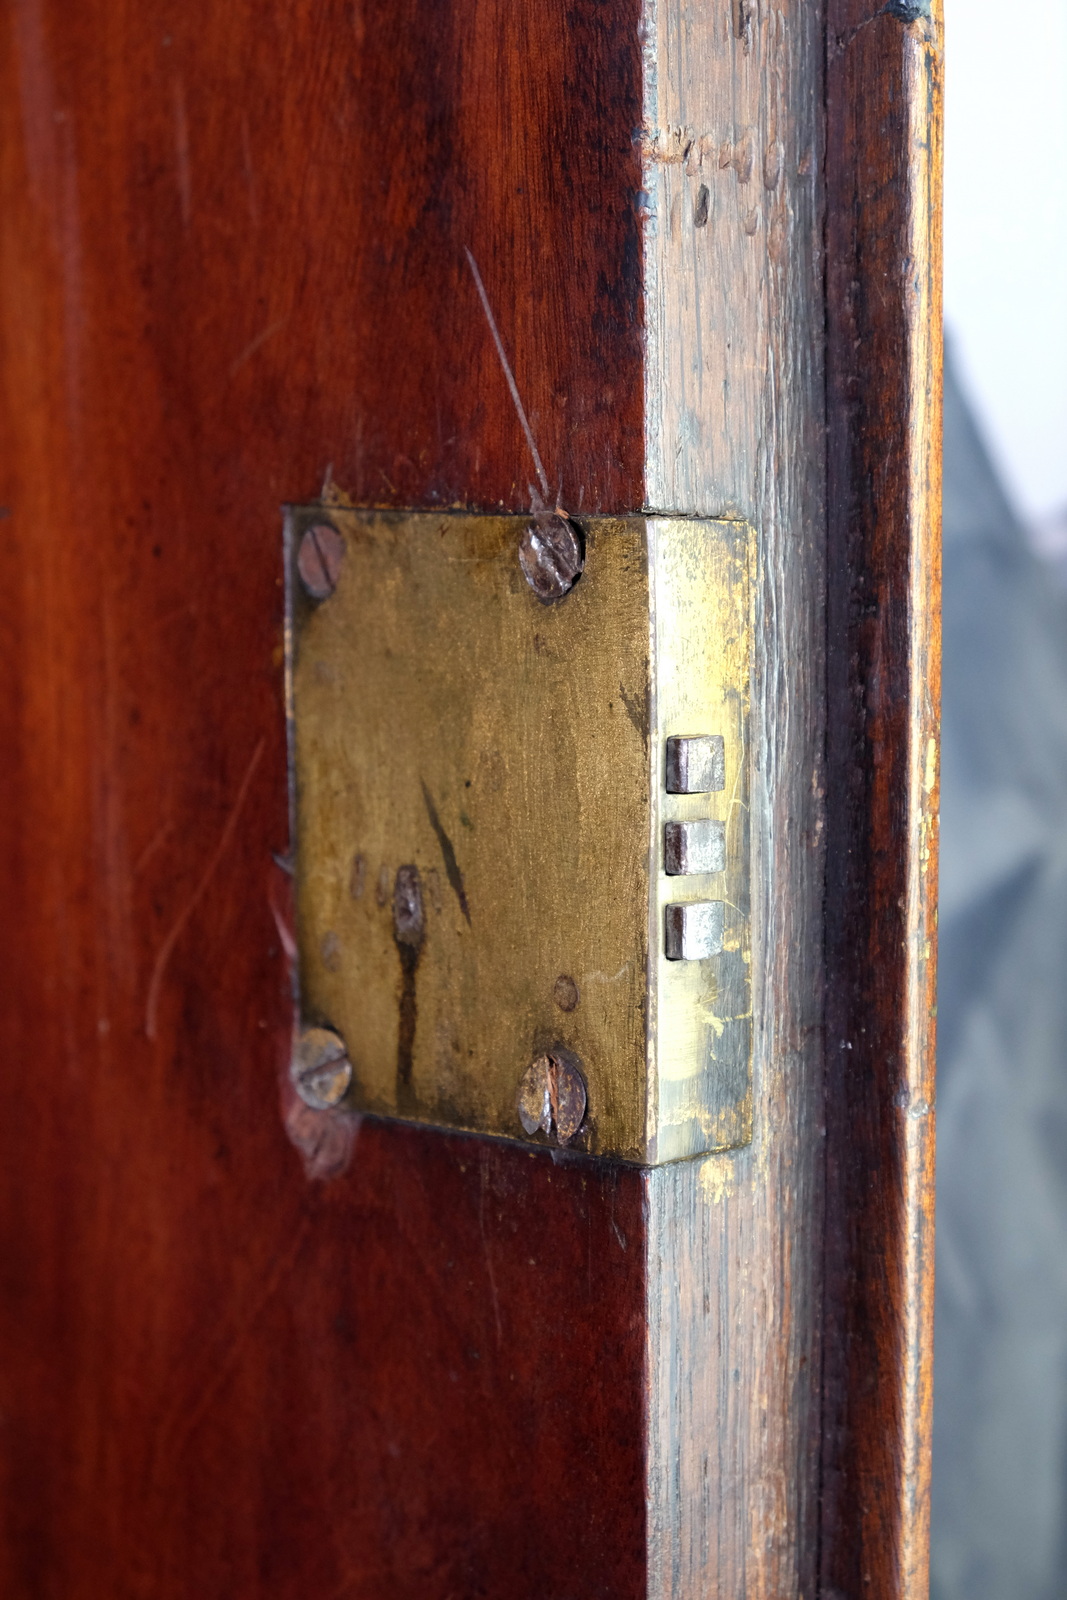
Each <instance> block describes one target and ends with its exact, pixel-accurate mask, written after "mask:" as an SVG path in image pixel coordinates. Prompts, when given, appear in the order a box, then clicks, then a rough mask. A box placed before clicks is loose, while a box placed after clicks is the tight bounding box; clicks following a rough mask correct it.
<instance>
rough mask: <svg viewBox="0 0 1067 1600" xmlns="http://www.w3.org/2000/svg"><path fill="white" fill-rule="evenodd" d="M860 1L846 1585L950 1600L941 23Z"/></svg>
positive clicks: (840, 1112)
mask: <svg viewBox="0 0 1067 1600" xmlns="http://www.w3.org/2000/svg"><path fill="white" fill-rule="evenodd" d="M927 9H928V7H925V6H922V5H919V4H916V5H905V4H899V5H889V6H887V7H885V8H884V9H883V10H882V11H881V12H880V13H878V14H877V15H874V14H873V13H872V11H871V9H870V8H869V7H866V6H864V5H861V4H859V3H857V0H834V3H833V4H832V5H831V6H830V19H829V27H828V41H827V45H828V56H827V60H828V67H827V89H828V93H827V101H828V107H829V123H828V129H827V260H828V295H827V305H828V318H827V332H828V345H827V373H828V402H829V403H828V417H829V491H830V496H829V503H830V518H829V572H830V581H829V619H830V633H829V637H830V653H829V674H828V729H829V738H828V763H827V765H828V804H827V835H828V841H829V845H828V855H829V862H828V874H827V969H828V970H827V1017H826V1045H827V1049H826V1085H827V1096H826V1131H827V1211H828V1217H827V1223H828V1225H827V1249H826V1287H825V1305H826V1317H825V1328H824V1351H825V1354H824V1363H823V1385H824V1418H825V1422H824V1430H825V1431H824V1443H823V1451H824V1454H823V1463H822V1491H821V1492H822V1503H823V1515H824V1530H823V1542H822V1553H821V1573H820V1578H821V1583H822V1586H823V1590H824V1592H825V1593H827V1594H828V1595H831V1596H836V1595H849V1596H851V1595H858V1594H863V1595H866V1596H870V1600H890V1597H891V1596H892V1597H895V1596H898V1595H906V1596H909V1597H911V1596H916V1597H919V1596H922V1595H924V1594H925V1593H926V1592H927V1572H926V1567H927V1545H928V1535H929V1494H930V1459H929V1441H930V1421H931V1416H930V1412H931V1391H930V1378H931V1368H932V1324H933V1159H934V1117H933V1102H934V1081H933V1048H934V998H935V954H934V941H935V937H936V934H935V913H934V904H935V896H936V883H937V837H936V829H937V716H938V706H939V695H940V613H939V610H938V603H939V585H940V517H941V479H940V448H941V437H940V433H941V416H940V395H941V344H940V338H941V297H940V270H941V262H940V231H939V225H938V224H939V216H940V187H939V186H940V155H941V151H940V92H941V38H940V14H939V11H938V10H937V9H936V8H935V14H934V16H933V17H932V18H931V17H927V16H925V15H923V14H922V13H923V12H924V11H926V10H927Z"/></svg>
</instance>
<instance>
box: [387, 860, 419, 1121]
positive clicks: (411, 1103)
mask: <svg viewBox="0 0 1067 1600" xmlns="http://www.w3.org/2000/svg"><path fill="white" fill-rule="evenodd" d="M425 934H426V919H425V916H424V914H423V906H422V884H421V882H420V880H419V869H418V867H410V866H409V867H400V868H399V869H398V870H397V874H396V882H395V883H394V885H393V942H394V943H395V945H396V948H397V953H398V955H399V956H400V1002H399V1016H398V1027H397V1038H396V1100H397V1106H398V1108H399V1109H401V1110H404V1111H412V1110H413V1109H414V1108H415V1097H414V1095H413V1093H412V1087H411V1071H412V1066H413V1063H414V1060H415V1028H416V1025H417V1023H418V1017H419V1005H418V996H417V993H416V988H415V979H416V976H417V974H418V969H419V957H420V956H421V954H422V942H423V939H424V937H425Z"/></svg>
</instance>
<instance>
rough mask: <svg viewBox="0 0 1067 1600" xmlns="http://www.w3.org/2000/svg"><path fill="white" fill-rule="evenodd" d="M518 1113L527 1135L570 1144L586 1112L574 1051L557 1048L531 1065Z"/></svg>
mask: <svg viewBox="0 0 1067 1600" xmlns="http://www.w3.org/2000/svg"><path fill="white" fill-rule="evenodd" d="M518 1109H519V1121H520V1122H521V1123H522V1126H523V1128H524V1130H525V1131H526V1132H527V1133H529V1134H534V1133H537V1132H541V1133H544V1134H547V1135H548V1137H549V1138H550V1139H554V1140H555V1142H556V1143H557V1144H560V1145H567V1144H570V1142H571V1140H572V1139H573V1138H574V1137H575V1135H576V1134H577V1132H578V1130H579V1129H580V1128H581V1126H582V1123H583V1121H584V1120H585V1110H586V1088H585V1079H584V1078H583V1077H582V1070H581V1062H580V1061H579V1060H578V1057H577V1056H576V1055H575V1054H574V1052H573V1051H572V1050H568V1049H567V1048H566V1046H565V1045H561V1044H554V1045H553V1046H552V1048H551V1050H549V1051H548V1052H547V1053H546V1054H545V1055H543V1056H538V1057H537V1059H536V1060H534V1061H531V1063H530V1065H529V1066H528V1067H527V1068H526V1071H525V1072H524V1073H523V1075H522V1080H521V1082H520V1084H519V1097H518Z"/></svg>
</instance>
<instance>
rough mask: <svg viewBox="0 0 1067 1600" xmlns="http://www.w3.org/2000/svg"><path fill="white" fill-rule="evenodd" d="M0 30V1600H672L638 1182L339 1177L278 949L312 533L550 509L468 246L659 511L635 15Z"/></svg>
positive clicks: (376, 10) (561, 419) (303, 11)
mask: <svg viewBox="0 0 1067 1600" xmlns="http://www.w3.org/2000/svg"><path fill="white" fill-rule="evenodd" d="M0 27H2V30H3V34H2V39H3V42H2V47H0V72H2V74H3V79H2V81H3V95H2V102H0V118H2V133H0V196H2V210H3V217H4V226H3V228H2V230H0V296H2V300H0V340H2V357H0V371H2V380H3V381H2V390H0V405H2V408H3V416H2V422H0V440H2V444H0V504H2V505H3V506H4V507H6V508H8V511H9V514H8V515H7V517H6V519H5V520H4V521H3V523H2V528H3V539H2V541H0V571H2V584H0V651H2V661H3V671H4V682H5V685H6V686H7V688H6V692H5V694H4V696H3V699H2V702H0V742H2V745H3V750H4V758H3V761H2V762H0V783H2V785H3V788H2V793H0V803H2V806H3V844H2V849H0V897H2V904H3V916H2V917H0V967H2V971H3V974H4V978H3V1003H2V1006H0V1039H2V1054H3V1060H4V1062H5V1063H6V1064H7V1070H6V1071H5V1074H4V1088H3V1106H2V1115H0V1417H2V1431H0V1463H2V1474H3V1477H2V1483H0V1591H2V1592H3V1593H4V1595H5V1596H10V1597H11V1600H34V1597H45V1596H56V1597H59V1596H62V1597H63V1600H88V1597H92V1600H97V1597H105V1596H106V1597H108V1600H111V1597H114V1596H120V1595H121V1596H151V1597H166V1596H174V1597H178V1596H181V1597H182V1600H185V1597H187V1596H188V1595H190V1594H201V1595H204V1596H205V1597H207V1596H219V1597H222V1596H226V1597H232V1596H240V1597H241V1600H254V1597H256V1596H264V1597H267V1596H269V1597H270V1600H284V1597H286V1596H293V1597H299V1600H306V1596H308V1595H309V1594H312V1593H314V1594H321V1595H322V1596H324V1597H329V1600H342V1597H355V1596H366V1597H368V1600H372V1597H373V1600H378V1597H380V1596H382V1595H383V1594H388V1595H396V1596H404V1595H410V1596H412V1597H415V1596H418V1597H419V1600H434V1597H439V1600H445V1597H447V1596H457V1595H462V1596H464V1597H466V1596H471V1597H473V1596H478V1595H488V1596H500V1595H515V1596H522V1595H529V1596H531V1597H533V1596H537V1597H543V1596H546V1595H550V1594H562V1593H566V1592H572V1593H575V1594H581V1595H583V1596H584V1595H601V1596H604V1597H605V1600H616V1597H618V1596H623V1597H626V1596H634V1597H636V1596H638V1595H641V1594H643V1593H644V1589H645V1557H644V1482H643V1444H642V1425H643V1381H644V1371H643V1358H644V1342H645V1333H644V1304H645V1297H644V1280H645V1267H644V1251H643V1243H642V1236H643V1226H644V1224H643V1215H642V1207H643V1202H644V1196H643V1192H642V1182H641V1179H640V1177H639V1176H638V1175H636V1174H633V1175H629V1176H628V1175H626V1174H615V1173H614V1172H613V1171H611V1170H607V1171H604V1170H599V1169H593V1168H591V1167H589V1166H585V1165H577V1166H576V1165H573V1164H571V1165H558V1166H557V1165H554V1164H553V1163H552V1161H551V1159H550V1157H548V1156H547V1155H539V1156H537V1157H536V1158H533V1159H531V1157H530V1156H529V1155H528V1154H527V1153H525V1152H522V1151H518V1150H514V1149H508V1148H500V1147H498V1146H492V1145H484V1146H483V1145H473V1144H471V1143H470V1142H467V1141H463V1140H459V1139H452V1138H442V1137H441V1136H440V1135H437V1134H422V1135H418V1134H412V1133H411V1132H410V1131H405V1130H403V1129H399V1128H396V1127H389V1126H386V1125H384V1124H374V1123H371V1122H366V1123H364V1124H363V1126H362V1128H361V1130H360V1132H359V1134H358V1137H357V1138H356V1141H355V1145H354V1148H353V1149H352V1151H351V1157H350V1164H349V1166H348V1170H347V1172H345V1173H344V1174H343V1175H341V1176H336V1177H335V1178H333V1179H332V1180H331V1181H330V1182H328V1183H325V1184H324V1183H320V1182H309V1180H308V1179H307V1178H306V1177H305V1175H304V1169H303V1166H302V1163H301V1159H300V1155H299V1153H298V1151H297V1150H295V1149H294V1148H293V1147H292V1146H291V1144H290V1142H289V1140H288V1139H287V1137H286V1133H285V1129H284V1126H283V1121H282V1116H281V1114H280V1108H279V1093H278V1086H277V1076H278V1072H279V1068H280V1067H282V1066H283V1065H284V1063H285V1061H286V1059H287V1054H288V1044H289V1037H288V1031H289V1024H290V1015H291V1010H290V997H289V988H288V976H287V970H286V964H285V959H284V944H283V940H282V938H281V937H280V936H279V932H278V929H277V928H276V925H275V920H274V915H273V914H272V904H273V905H274V906H275V907H278V906H280V903H281V899H282V897H283V894H284V888H285V879H284V875H283V874H281V873H280V872H279V870H278V868H277V867H276V866H275V865H274V863H273V861H272V854H273V853H275V852H283V851H285V849H286V848H287V815H286V781H285V732H284V720H283V711H282V666H281V655H280V645H281V622H282V590H281V578H282V557H281V526H282V519H281V509H280V507H281V502H282V501H283V500H287V499H299V498H306V497H310V496H315V495H317V494H318V493H319V491H320V489H321V487H322V485H323V481H324V479H325V477H326V475H327V471H328V469H331V466H332V477H333V480H334V481H335V482H336V483H337V484H339V485H340V486H341V487H342V488H343V489H345V490H347V491H348V492H349V493H350V494H351V495H352V496H353V498H357V499H360V500H370V501H384V502H389V503H403V502H408V501H410V502H415V503H420V504H429V505H432V504H434V503H439V502H445V503H451V502H452V501H455V500H461V501H463V502H465V503H469V504H473V505H481V506H486V505H495V504H498V503H499V504H503V505H505V506H507V507H510V508H514V509H519V508H521V507H522V506H523V505H524V504H528V503H529V502H528V494H529V491H528V487H527V486H528V484H529V483H530V482H531V481H536V480H535V479H534V476H533V470H532V467H531V463H530V460H529V457H528V452H527V449H526V443H525V440H524V438H523V434H522V431H521V429H520V427H519V424H518V421H517V419H516V416H515V413H514V410H513V408H512V406H511V403H510V400H509V398H508V393H507V388H506V385H505V383H504V379H503V376H502V374H501V370H500V366H499V362H498V359H497V355H496V352H495V349H494V347H493V344H492V340H491V337H490V335H489V332H488V329H487V327H486V322H485V317H484V314H483V311H482V308H481V305H480V303H479V300H478V297H477V294H476V292H475V289H474V286H473V282H472V280H471V277H470V273H469V269H468V267H467V265H466V259H465V256H464V249H465V248H468V247H469V248H470V249H471V250H472V252H473V253H474V254H475V256H476V258H477V260H478V262H479V266H480V268H481V272H482V275H483V277H484V279H485V283H486V286H487V291H488V293H489V294H490V295H491V296H492V299H493V304H494V307H495V310H496V315H497V318H498V321H499V323H500V326H501V328H502V330H503V334H504V337H505V338H507V340H508V341H509V345H510V349H511V358H512V362H513V365H514V368H515V372H516V377H517V382H518V383H519V385H520V387H521V391H522V394H523V398H524V403H525V406H526V408H527V411H528V413H529V416H530V419H531V425H532V427H533V429H534V430H535V436H536V438H537V441H538V445H539V449H540V452H541V454H542V456H543V457H544V460H545V462H546V465H547V470H548V471H549V472H550V474H551V479H552V483H553V487H555V486H556V484H557V481H558V482H559V483H561V484H562V489H563V493H564V495H565V496H566V497H567V499H568V502H569V503H572V504H574V505H579V504H580V505H582V506H585V507H590V506H593V505H601V506H603V505H610V506H611V507H612V508H613V509H614V508H616V507H622V508H626V507H628V506H636V505H638V504H639V502H640V499H641V485H642V476H641V448H640V441H641V437H642V434H641V428H642V373H641V363H640V359H639V350H640V328H639V322H638V304H639V295H640V278H639V268H638V243H639V238H638V224H637V220H636V216H635V212H634V204H633V197H634V192H635V190H636V189H637V188H638V187H639V184H640V168H639V155H638V152H637V150H636V149H635V147H634V144H633V140H632V133H633V129H634V127H635V126H636V125H637V124H638V122H639V121H640V75H639V61H638V55H637V50H636V44H635V40H636V14H635V13H633V12H632V11H631V10H630V9H628V8H627V6H626V5H624V4H617V3H613V4H612V5H611V6H610V7H607V8H602V7H599V6H592V5H579V6H570V5H564V4H562V3H554V0H546V3H544V4H538V5H537V6H533V7H515V6H511V5H504V4H503V3H478V4H470V3H467V0H465V3H463V4H457V5H455V6H448V5H441V4H439V3H436V0H433V3H430V0H425V3H423V0H401V3H400V4H397V3H396V0H388V3H384V0H381V3H373V4H366V5H362V6H357V5H352V4H349V3H347V0H325V3H323V0H316V3H315V4H314V5H312V4H309V3H304V0H298V3H296V4H290V3H286V4H284V5H274V4H266V5H264V4H261V3H258V0H257V3H254V4H253V3H237V4H230V5H226V6H218V5H210V4H207V3H206V0H190V3H188V4H186V5H183V6H182V7H180V8H175V7H173V6H171V5H165V4H163V3H161V0H139V3H138V4H136V5H134V4H128V3H124V0H63V3H62V4H60V3H58V0H43V3H38V4H28V5H18V6H10V7H5V8H4V13H3V18H2V21H0ZM590 108H594V109H593V111H591V110H590ZM209 868H210V871H209ZM282 921H283V927H284V916H283V918H282ZM161 956H165V959H162V960H161ZM297 1131H299V1130H297ZM327 1153H328V1152H325V1151H321V1150H320V1152H319V1155H320V1159H321V1158H323V1157H324V1155H325V1154H327ZM341 1156H342V1158H343V1151H342V1152H341ZM324 1164H325V1166H327V1167H328V1166H329V1162H324Z"/></svg>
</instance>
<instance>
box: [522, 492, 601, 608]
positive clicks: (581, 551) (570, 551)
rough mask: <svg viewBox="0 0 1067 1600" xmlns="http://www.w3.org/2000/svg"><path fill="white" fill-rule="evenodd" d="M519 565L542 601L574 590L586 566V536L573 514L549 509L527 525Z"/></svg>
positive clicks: (554, 598) (551, 602) (553, 601)
mask: <svg viewBox="0 0 1067 1600" xmlns="http://www.w3.org/2000/svg"><path fill="white" fill-rule="evenodd" d="M519 565H520V567H521V568H522V570H523V574H524V576H525V578H526V582H527V583H528V584H529V585H530V588H531V589H532V590H533V592H534V594H535V595H536V596H537V598H538V600H540V601H541V603H542V605H546V606H550V605H553V604H554V603H555V602H556V601H557V600H562V599H563V597H564V596H565V595H568V594H570V592H571V590H572V589H573V588H574V585H575V584H576V583H577V582H578V579H579V578H580V577H581V575H582V569H583V568H584V566H585V538H584V536H583V534H582V530H581V529H580V528H579V527H578V525H577V523H575V522H572V521H571V519H570V518H569V517H561V516H558V515H557V514H555V513H551V514H548V513H546V514H545V515H543V516H539V517H535V518H534V520H533V521H532V522H531V523H530V524H529V525H528V526H527V528H526V531H525V533H524V534H523V536H522V542H521V543H520V545H519Z"/></svg>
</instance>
